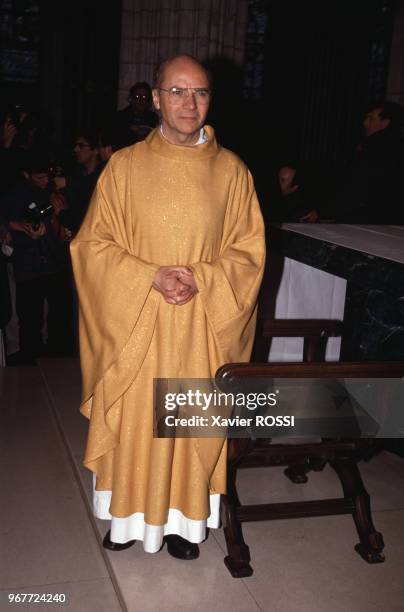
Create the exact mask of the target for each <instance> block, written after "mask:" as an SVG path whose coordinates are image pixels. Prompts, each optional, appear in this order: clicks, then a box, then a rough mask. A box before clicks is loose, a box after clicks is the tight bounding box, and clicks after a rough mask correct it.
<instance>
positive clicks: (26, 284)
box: [3, 154, 72, 365]
mask: <svg viewBox="0 0 404 612" xmlns="http://www.w3.org/2000/svg"><path fill="white" fill-rule="evenodd" d="M23 168H24V170H23V178H22V179H21V180H20V182H19V183H18V184H17V185H16V186H15V187H14V189H13V190H12V191H10V192H9V193H8V194H7V195H6V196H5V199H4V202H3V208H4V211H5V215H6V216H7V219H8V221H9V226H10V230H11V234H12V239H13V247H14V271H15V279H16V310H17V315H18V319H19V342H20V352H19V353H18V354H15V355H13V356H10V358H9V365H13V364H14V363H15V364H18V365H34V364H35V358H36V357H38V356H41V355H49V356H50V355H64V354H69V353H70V352H71V343H72V338H71V335H72V334H71V298H70V287H69V279H68V274H67V270H66V267H65V265H64V263H63V261H61V258H60V252H61V249H63V243H62V241H61V240H60V238H59V236H58V235H57V234H56V233H55V231H54V224H55V211H54V208H53V205H52V203H51V193H50V189H49V162H48V159H47V158H46V157H44V156H43V155H38V154H36V155H35V157H34V156H27V157H26V159H25V160H24V162H23ZM45 299H46V302H47V305H48V315H47V331H48V341H47V345H46V347H45V346H44V344H43V342H42V327H43V320H44V302H45Z"/></svg>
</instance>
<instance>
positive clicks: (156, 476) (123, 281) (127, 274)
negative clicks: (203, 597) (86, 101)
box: [71, 126, 265, 552]
mask: <svg viewBox="0 0 404 612" xmlns="http://www.w3.org/2000/svg"><path fill="white" fill-rule="evenodd" d="M205 133H206V135H207V137H208V138H207V141H206V142H204V143H203V144H199V145H197V146H194V147H189V146H178V145H174V144H170V143H169V142H168V141H167V140H165V139H164V137H163V136H162V134H161V132H160V130H159V129H158V128H157V129H155V130H154V131H153V132H151V134H150V135H149V136H148V137H147V139H146V140H145V141H142V142H140V143H138V144H136V145H134V146H131V147H128V148H125V149H122V150H121V151H118V152H117V153H115V154H114V155H113V156H112V158H111V160H110V161H109V163H108V165H107V166H106V168H105V169H104V171H103V173H102V175H101V177H100V179H99V181H98V184H97V187H96V190H95V192H94V195H93V198H92V201H91V204H90V207H89V210H88V213H87V216H86V218H85V220H84V222H83V225H82V227H81V229H80V231H79V233H78V235H77V237H76V238H75V239H74V240H73V242H72V244H71V254H72V259H73V267H74V276H75V281H76V285H77V291H78V294H79V300H80V310H79V313H80V357H81V368H82V379H83V396H82V406H81V412H82V413H83V414H84V415H85V416H86V417H87V418H88V419H89V420H90V425H89V434H88V443H87V449H86V453H85V459H84V465H85V466H86V467H87V468H89V469H90V470H92V471H93V472H94V474H95V475H96V486H95V491H94V500H95V503H94V510H95V513H96V515H97V516H98V517H99V518H107V519H111V521H112V523H111V540H112V541H115V542H125V541H128V540H129V539H142V540H144V542H145V543H146V540H147V538H148V533H147V530H148V529H149V531H151V532H152V536H153V537H152V539H153V538H154V541H153V542H151V543H150V544H148V545H147V546H145V550H149V551H150V552H154V551H155V550H158V549H159V548H160V546H161V543H162V538H163V535H166V534H167V533H178V534H179V535H182V536H183V537H185V538H187V539H189V540H190V541H197V542H198V541H202V540H203V539H204V537H205V529H204V527H205V526H206V521H207V519H208V517H209V515H210V514H211V512H212V509H211V507H210V506H211V504H210V500H211V499H212V498H213V497H214V496H215V495H214V494H219V493H224V492H225V488H226V444H225V442H224V440H223V439H222V438H203V439H202V438H200V439H195V438H192V439H191V438H179V439H158V438H153V379H154V378H211V377H214V374H215V372H216V370H217V368H218V367H219V366H220V365H222V364H223V363H225V362H234V361H248V359H249V358H250V352H251V348H252V343H253V337H254V328H255V315H256V298H257V293H258V289H259V286H260V282H261V277H262V272H263V266H264V259H265V247H264V227H263V221H262V217H261V213H260V209H259V204H258V201H257V198H256V194H255V191H254V186H253V182H252V179H251V176H250V174H249V172H248V169H247V168H246V166H245V165H244V164H243V162H242V161H241V160H240V159H239V158H238V157H237V156H236V155H234V154H233V153H231V152H230V151H228V150H226V149H224V148H222V147H220V145H218V143H217V142H216V140H215V136H214V132H213V129H212V128H211V127H209V126H207V127H205ZM170 265H181V266H189V267H190V268H191V269H192V270H193V273H194V277H195V281H196V285H197V287H198V290H199V293H197V294H196V295H195V297H194V298H193V299H192V300H191V301H189V302H188V303H186V304H184V305H182V306H175V305H171V304H168V303H167V302H165V300H164V299H163V297H162V295H161V294H160V293H159V292H158V291H156V290H155V289H153V288H152V282H153V279H154V275H155V272H156V270H157V269H158V268H159V267H160V266H170ZM216 497H217V499H218V496H216ZM103 505H104V507H102V506H103ZM126 519H127V520H126ZM129 519H131V521H132V522H130V521H129ZM208 524H209V523H208ZM134 525H135V526H134ZM167 525H168V526H167ZM184 525H188V526H189V525H191V526H192V525H194V526H195V525H196V526H199V528H200V529H199V535H195V534H194V533H193V532H192V529H191V530H189V529H188V528H184ZM201 526H202V527H201ZM212 526H213V525H212ZM149 535H150V534H149Z"/></svg>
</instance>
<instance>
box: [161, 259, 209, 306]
mask: <svg viewBox="0 0 404 612" xmlns="http://www.w3.org/2000/svg"><path fill="white" fill-rule="evenodd" d="M153 287H154V289H156V291H159V293H161V295H162V296H163V298H164V299H165V301H166V302H167V304H173V305H175V306H182V305H183V304H186V303H187V302H189V301H190V300H192V298H193V297H194V295H195V294H196V293H198V289H197V286H196V283H195V279H194V274H193V272H192V270H191V269H190V268H188V267H186V266H162V267H161V268H159V269H158V270H157V272H156V275H155V277H154V281H153Z"/></svg>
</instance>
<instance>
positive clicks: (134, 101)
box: [116, 81, 158, 142]
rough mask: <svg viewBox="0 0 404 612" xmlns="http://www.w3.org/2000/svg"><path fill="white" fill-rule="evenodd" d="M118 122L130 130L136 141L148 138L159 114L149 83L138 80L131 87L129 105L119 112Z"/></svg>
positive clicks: (118, 124) (120, 125)
mask: <svg viewBox="0 0 404 612" xmlns="http://www.w3.org/2000/svg"><path fill="white" fill-rule="evenodd" d="M116 124H117V126H119V127H120V128H122V129H124V130H130V131H131V132H132V134H133V136H134V139H135V142H139V141H140V140H143V139H144V138H146V136H147V135H148V134H149V132H150V131H151V130H152V129H153V128H154V127H156V125H157V124H158V117H157V114H156V113H155V112H154V110H153V107H152V91H151V87H150V85H149V84H148V83H146V82H144V81H138V82H137V83H135V84H134V85H132V87H131V88H130V92H129V105H128V106H127V107H125V108H124V109H123V110H121V111H119V112H118V113H117V118H116Z"/></svg>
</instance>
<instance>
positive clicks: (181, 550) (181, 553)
mask: <svg viewBox="0 0 404 612" xmlns="http://www.w3.org/2000/svg"><path fill="white" fill-rule="evenodd" d="M164 541H165V542H166V543H167V550H168V553H169V554H170V555H171V556H172V557H175V558H176V559H185V560H186V561H191V560H192V559H197V558H198V557H199V546H198V544H192V542H188V540H185V539H184V538H182V537H181V536H179V535H167V536H165V538H164Z"/></svg>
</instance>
